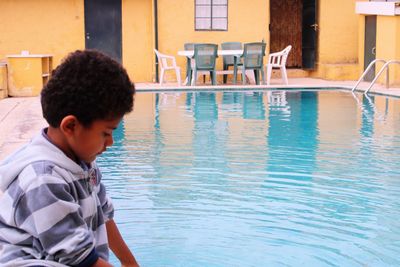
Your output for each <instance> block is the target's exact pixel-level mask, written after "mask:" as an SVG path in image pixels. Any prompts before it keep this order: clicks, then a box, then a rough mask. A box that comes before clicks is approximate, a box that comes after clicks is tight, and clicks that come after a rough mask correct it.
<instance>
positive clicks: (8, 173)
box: [0, 131, 85, 193]
mask: <svg viewBox="0 0 400 267" xmlns="http://www.w3.org/2000/svg"><path fill="white" fill-rule="evenodd" d="M44 135H45V133H44V132H43V131H42V132H41V133H39V134H38V135H36V136H35V137H34V138H33V139H32V140H31V141H30V142H29V143H28V144H26V145H24V146H23V147H21V148H20V149H18V150H17V151H16V152H14V153H13V154H11V155H10V156H8V157H7V158H6V159H4V160H3V161H2V162H1V163H0V193H1V192H4V191H5V190H6V189H7V187H8V186H9V185H10V184H11V183H12V182H13V181H14V179H15V178H16V177H17V176H18V175H19V174H20V173H21V171H22V170H23V169H24V168H25V167H27V166H28V165H29V164H31V163H34V162H38V161H51V162H53V163H54V164H55V165H57V166H59V167H61V168H63V169H66V170H68V171H70V172H71V173H74V174H77V176H82V175H85V171H84V170H83V168H82V167H81V166H80V165H79V164H77V163H76V162H75V161H73V160H72V159H70V158H68V157H67V156H66V155H65V154H64V152H62V151H61V150H60V149H59V148H58V147H56V146H55V145H53V144H52V143H51V142H50V141H49V140H47V138H46V137H45V136H44Z"/></svg>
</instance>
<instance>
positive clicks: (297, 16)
mask: <svg viewBox="0 0 400 267" xmlns="http://www.w3.org/2000/svg"><path fill="white" fill-rule="evenodd" d="M302 10H303V0H270V43H271V47H270V52H271V53H273V52H278V51H281V50H282V49H284V48H285V47H286V46H288V45H292V51H291V52H290V54H289V57H288V61H287V65H286V66H287V67H295V68H301V67H302Z"/></svg>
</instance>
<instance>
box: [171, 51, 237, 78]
mask: <svg viewBox="0 0 400 267" xmlns="http://www.w3.org/2000/svg"><path fill="white" fill-rule="evenodd" d="M242 54H243V50H242V49H238V50H218V51H217V55H218V56H234V57H235V60H234V62H236V61H237V58H238V57H240V56H241V55H242ZM178 55H179V56H184V57H187V58H188V60H187V64H186V69H190V68H191V61H192V60H194V59H193V57H194V50H181V51H178ZM231 73H232V71H229V70H223V71H218V74H231ZM186 80H187V81H186V84H187V85H190V81H189V79H188V77H186ZM233 83H236V75H235V77H234V81H233Z"/></svg>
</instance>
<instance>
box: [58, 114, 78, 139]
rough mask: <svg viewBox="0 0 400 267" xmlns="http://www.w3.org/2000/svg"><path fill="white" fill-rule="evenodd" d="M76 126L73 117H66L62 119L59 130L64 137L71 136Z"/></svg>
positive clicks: (76, 120)
mask: <svg viewBox="0 0 400 267" xmlns="http://www.w3.org/2000/svg"><path fill="white" fill-rule="evenodd" d="M78 124H79V121H78V119H77V118H76V117H75V116H74V115H68V116H65V117H64V118H63V119H62V121H61V123H60V130H61V132H63V133H64V134H66V135H72V134H74V132H75V131H76V128H77V126H78Z"/></svg>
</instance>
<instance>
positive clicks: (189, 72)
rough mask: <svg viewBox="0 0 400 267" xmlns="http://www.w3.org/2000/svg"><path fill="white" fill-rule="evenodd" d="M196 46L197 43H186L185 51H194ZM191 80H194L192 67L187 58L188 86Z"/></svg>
mask: <svg viewBox="0 0 400 267" xmlns="http://www.w3.org/2000/svg"><path fill="white" fill-rule="evenodd" d="M194 45H195V43H185V44H184V45H183V48H184V49H185V50H194ZM191 80H192V66H191V64H190V58H186V81H187V83H188V84H190V81H191Z"/></svg>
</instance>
